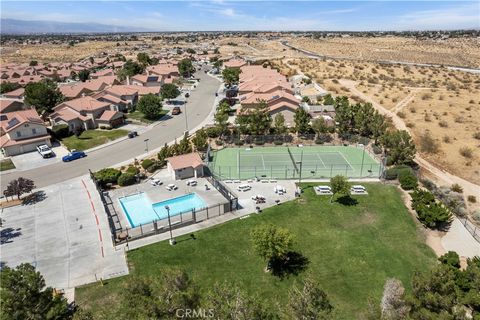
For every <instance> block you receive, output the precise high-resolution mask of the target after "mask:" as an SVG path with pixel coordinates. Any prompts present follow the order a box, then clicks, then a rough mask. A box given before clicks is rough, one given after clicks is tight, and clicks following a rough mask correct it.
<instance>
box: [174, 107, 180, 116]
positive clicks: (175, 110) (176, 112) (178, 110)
mask: <svg viewBox="0 0 480 320" xmlns="http://www.w3.org/2000/svg"><path fill="white" fill-rule="evenodd" d="M181 112H182V111H180V107H174V108H173V109H172V115H174V116H176V115H177V114H180V113H181Z"/></svg>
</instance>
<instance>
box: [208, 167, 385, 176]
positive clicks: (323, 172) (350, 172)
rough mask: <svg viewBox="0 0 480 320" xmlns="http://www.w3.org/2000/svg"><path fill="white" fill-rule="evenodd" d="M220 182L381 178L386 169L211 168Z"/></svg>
mask: <svg viewBox="0 0 480 320" xmlns="http://www.w3.org/2000/svg"><path fill="white" fill-rule="evenodd" d="M354 168H356V169H354ZM210 171H211V172H212V174H213V176H214V177H215V178H216V179H218V180H234V179H240V180H245V179H281V180H292V179H326V178H332V177H334V176H336V175H342V176H345V177H347V178H381V177H382V175H383V171H384V167H383V165H382V164H381V163H369V164H346V165H341V164H332V165H327V166H323V165H300V166H298V169H297V167H295V166H294V165H293V164H292V165H282V166H280V165H271V166H243V165H242V166H241V167H238V166H215V168H210Z"/></svg>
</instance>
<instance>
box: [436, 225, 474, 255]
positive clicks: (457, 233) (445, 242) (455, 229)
mask: <svg viewBox="0 0 480 320" xmlns="http://www.w3.org/2000/svg"><path fill="white" fill-rule="evenodd" d="M479 232H480V231H479ZM442 246H443V247H444V248H445V250H446V251H455V252H456V253H458V255H459V256H461V257H467V258H473V257H474V256H480V243H478V242H477V241H476V240H475V239H474V238H473V236H472V235H471V234H470V233H469V232H468V231H467V230H466V229H465V227H464V226H463V224H462V223H461V222H460V220H458V219H457V218H454V219H453V222H452V224H451V226H450V229H449V230H448V232H447V233H446V234H445V235H444V236H443V237H442Z"/></svg>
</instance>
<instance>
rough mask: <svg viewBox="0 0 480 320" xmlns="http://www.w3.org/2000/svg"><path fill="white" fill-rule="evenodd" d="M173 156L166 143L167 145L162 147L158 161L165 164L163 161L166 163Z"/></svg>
mask: <svg viewBox="0 0 480 320" xmlns="http://www.w3.org/2000/svg"><path fill="white" fill-rule="evenodd" d="M171 156H172V154H171V153H170V148H169V147H168V145H167V144H166V143H165V145H164V146H163V147H162V149H160V151H159V152H158V154H157V157H158V160H159V161H160V162H163V161H165V159H167V158H168V157H171Z"/></svg>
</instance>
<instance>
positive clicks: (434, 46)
mask: <svg viewBox="0 0 480 320" xmlns="http://www.w3.org/2000/svg"><path fill="white" fill-rule="evenodd" d="M288 42H289V43H290V44H291V45H294V46H298V47H301V48H303V49H306V50H309V51H312V52H315V53H319V54H322V55H327V56H334V57H339V58H342V57H343V58H352V59H357V60H369V61H378V60H388V61H406V62H414V63H432V64H444V65H454V66H465V67H475V68H478V67H480V39H476V38H465V39H464V38H459V39H453V38H452V39H446V40H417V39H413V38H403V37H378V38H365V37H347V38H329V39H318V40H316V39H311V38H290V39H288Z"/></svg>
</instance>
